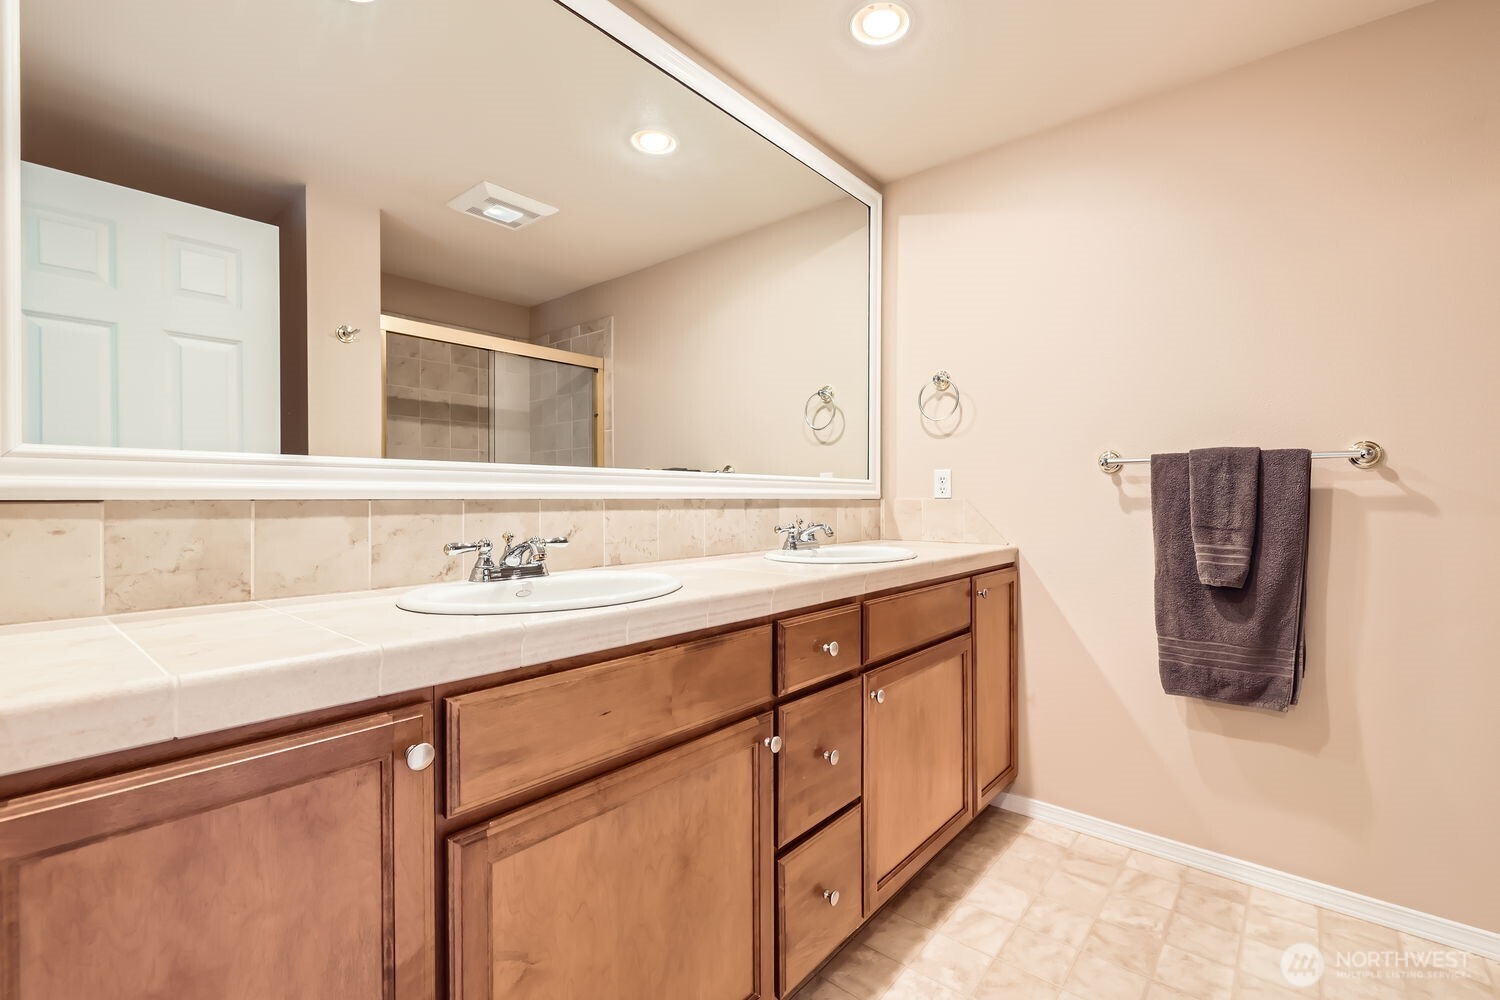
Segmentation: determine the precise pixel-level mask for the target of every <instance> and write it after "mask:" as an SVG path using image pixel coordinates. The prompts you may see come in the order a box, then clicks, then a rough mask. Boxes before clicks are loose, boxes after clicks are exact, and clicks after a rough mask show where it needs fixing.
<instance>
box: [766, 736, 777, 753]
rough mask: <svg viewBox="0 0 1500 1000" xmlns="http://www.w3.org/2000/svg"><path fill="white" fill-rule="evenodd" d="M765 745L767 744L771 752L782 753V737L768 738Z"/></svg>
mask: <svg viewBox="0 0 1500 1000" xmlns="http://www.w3.org/2000/svg"><path fill="white" fill-rule="evenodd" d="M765 743H766V746H767V747H769V748H770V750H771V752H772V753H781V737H780V736H767V737H766V739H765Z"/></svg>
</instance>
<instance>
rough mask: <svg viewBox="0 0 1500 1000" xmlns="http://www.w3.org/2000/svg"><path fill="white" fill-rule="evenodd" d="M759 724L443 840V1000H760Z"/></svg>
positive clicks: (764, 910)
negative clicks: (446, 990) (446, 951)
mask: <svg viewBox="0 0 1500 1000" xmlns="http://www.w3.org/2000/svg"><path fill="white" fill-rule="evenodd" d="M771 734H772V726H771V716H770V715H769V714H767V715H762V716H759V717H757V718H753V719H749V720H747V721H745V722H742V723H739V724H737V725H734V726H731V727H729V728H728V729H725V730H722V731H720V732H717V733H715V734H713V735H711V736H706V737H702V738H700V739H698V740H695V741H693V742H691V743H687V744H684V745H683V746H680V747H677V748H676V749H673V750H669V751H666V752H664V753H661V754H658V755H656V756H655V757H650V758H648V759H646V760H643V761H641V762H639V763H637V764H633V765H630V766H628V767H625V768H622V769H621V770H618V771H614V772H612V773H610V774H608V775H605V776H603V777H600V778H596V779H594V780H591V781H588V782H586V783H584V784H582V785H579V786H577V787H575V788H573V789H571V790H570V791H566V792H562V793H560V794H557V795H554V796H551V797H550V798H546V799H543V800H541V801H540V802H537V803H534V804H532V805H530V806H526V807H523V808H521V809H518V810H516V811H515V812H511V813H509V814H506V815H503V816H501V817H499V818H497V819H495V820H492V821H490V822H488V823H484V824H482V825H480V826H477V827H474V828H472V829H470V830H466V831H464V832H462V833H459V834H457V835H455V836H453V837H451V838H450V839H449V842H448V865H449V913H450V925H449V936H450V954H451V963H452V967H451V970H450V983H451V985H450V997H451V1000H492V998H493V1000H501V998H503V1000H585V998H593V997H610V998H612V1000H663V998H667V997H694V998H698V1000H759V998H770V997H772V996H773V995H774V993H773V991H774V989H775V986H774V975H773V970H774V959H775V953H774V952H775V944H774V942H775V934H774V926H773V916H774V910H773V908H774V905H775V901H774V892H773V882H772V878H773V865H774V864H775V837H774V831H773V825H772V812H773V806H774V797H773V793H772V777H771V774H772V772H771V751H770V749H769V748H768V745H767V742H766V741H767V740H768V739H769V738H770V736H771Z"/></svg>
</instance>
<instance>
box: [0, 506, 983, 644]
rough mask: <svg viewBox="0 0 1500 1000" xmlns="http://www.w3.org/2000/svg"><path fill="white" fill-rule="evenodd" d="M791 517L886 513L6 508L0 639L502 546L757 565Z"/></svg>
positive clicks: (869, 523)
mask: <svg viewBox="0 0 1500 1000" xmlns="http://www.w3.org/2000/svg"><path fill="white" fill-rule="evenodd" d="M797 517H804V518H807V519H809V520H818V521H826V522H827V523H829V524H832V525H833V526H834V527H835V528H836V530H837V532H838V536H837V537H838V540H840V541H862V540H868V539H873V538H877V537H880V535H881V520H882V519H881V509H880V501H878V500H853V501H841V502H837V503H828V502H819V503H796V502H790V501H786V502H780V501H775V500H727V501H721V500H688V501H655V500H646V501H634V500H620V501H615V500H609V501H597V500H592V501H591V500H542V501H537V500H468V501H465V500H256V501H250V500H105V501H95V502H77V503H75V502H31V501H7V502H0V570H3V572H0V624H10V623H16V622H31V621H45V620H51V619H58V618H79V617H86V616H89V615H99V614H120V613H124V612H130V611H148V610H154V609H158V608H180V607H191V606H195V605H203V604H224V603H232V602H236V601H250V600H269V599H271V598H277V597H296V596H302V595H307V594H328V593H339V592H342V591H351V590H367V589H371V588H379V587H399V586H409V585H414V584H422V583H431V582H435V581H440V580H459V579H462V578H463V573H464V571H465V568H466V567H467V565H468V559H469V558H472V557H464V558H463V559H458V558H453V557H448V556H445V555H443V545H444V543H446V542H452V541H459V540H469V539H472V538H481V537H483V538H492V539H495V540H496V541H497V542H498V540H499V538H500V536H501V535H502V534H504V533H505V532H511V533H512V534H515V535H516V536H518V537H523V538H524V537H530V536H531V535H537V534H539V535H542V536H544V537H554V536H558V535H566V536H568V538H569V540H570V543H569V545H567V546H566V547H561V548H554V549H553V550H552V552H551V553H550V554H549V561H550V562H551V563H552V565H553V567H554V568H556V569H582V568H587V567H591V566H609V565H618V564H622V563H634V562H654V561H656V560H658V559H686V558H692V557H695V556H708V555H727V554H731V553H736V552H753V551H757V550H761V549H768V548H771V547H773V546H775V545H776V544H777V537H776V535H775V531H774V528H775V526H776V525H777V524H778V523H785V522H786V521H788V520H791V519H794V518H797ZM887 520H888V521H889V517H888V518H887ZM910 537H921V536H919V535H912V536H910ZM997 537H998V536H997Z"/></svg>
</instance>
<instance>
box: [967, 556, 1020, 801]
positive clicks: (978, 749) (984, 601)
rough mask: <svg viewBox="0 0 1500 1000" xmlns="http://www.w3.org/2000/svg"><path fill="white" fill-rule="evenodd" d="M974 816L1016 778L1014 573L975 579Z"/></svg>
mask: <svg viewBox="0 0 1500 1000" xmlns="http://www.w3.org/2000/svg"><path fill="white" fill-rule="evenodd" d="M973 629H974V720H973V725H974V769H973V770H974V778H973V788H972V789H971V792H970V794H971V795H972V797H973V801H974V811H975V813H976V814H977V813H978V811H979V810H980V809H983V808H984V807H985V806H987V805H989V803H990V802H991V801H992V800H993V799H994V798H995V796H997V795H999V794H1000V793H1001V792H1002V791H1003V790H1004V789H1005V788H1006V787H1007V786H1009V785H1010V784H1011V783H1012V782H1013V781H1015V778H1016V770H1017V768H1016V570H1015V567H1010V568H1007V569H1002V570H996V571H995V572H993V573H985V574H983V575H981V576H976V577H975V578H974V626H973Z"/></svg>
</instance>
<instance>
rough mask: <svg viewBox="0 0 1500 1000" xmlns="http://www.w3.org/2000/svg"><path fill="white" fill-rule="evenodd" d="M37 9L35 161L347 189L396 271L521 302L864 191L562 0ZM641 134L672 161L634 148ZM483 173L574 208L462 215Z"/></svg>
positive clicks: (28, 139)
mask: <svg viewBox="0 0 1500 1000" xmlns="http://www.w3.org/2000/svg"><path fill="white" fill-rule="evenodd" d="M21 8H22V38H21V57H22V90H21V92H22V102H23V109H22V132H23V143H22V152H23V155H24V156H26V157H27V158H28V159H35V160H38V161H40V162H45V163H49V164H50V165H53V166H57V167H59V168H61V169H64V170H74V171H75V172H83V173H90V174H91V175H92V176H96V177H102V178H103V179H106V180H111V181H114V182H116V183H124V184H130V185H131V186H138V187H143V188H144V189H146V190H153V191H154V192H155V193H158V194H165V195H168V196H169V197H179V198H182V199H183V200H199V199H194V198H189V197H187V196H186V195H182V194H174V192H173V185H174V184H178V185H182V184H185V181H184V180H183V179H184V178H189V177H191V178H196V179H197V188H198V189H204V188H207V189H210V190H211V193H213V195H214V198H215V199H217V201H219V202H224V201H226V200H227V201H228V202H230V203H233V201H234V199H233V196H234V195H236V194H238V195H244V194H245V192H247V191H248V192H252V194H253V195H256V196H259V197H260V200H261V201H266V200H267V199H270V200H272V201H274V200H275V199H277V198H280V199H283V201H284V200H285V199H287V198H290V197H296V196H297V193H298V192H300V191H301V190H302V189H303V188H304V187H305V188H307V189H308V190H309V191H314V192H318V193H320V194H331V195H332V196H334V197H337V198H338V199H339V200H340V201H342V202H344V203H347V204H352V205H357V206H368V207H369V210H371V211H375V210H378V211H379V212H380V217H381V243H382V247H381V249H382V260H383V264H382V266H383V269H384V270H386V271H388V272H390V273H394V274H400V275H403V276H405V277H409V278H415V279H417V280H420V281H427V282H430V283H433V284H437V285H442V286H446V287H451V288H456V289H459V290H461V291H465V292H470V293H472V294H478V295H485V296H488V297H491V298H497V299H501V300H503V301H508V302H514V303H516V304H518V305H534V304H536V303H539V302H545V301H549V300H551V299H553V298H556V297H558V296H560V295H564V294H566V293H568V292H571V291H574V290H576V289H579V288H583V287H587V286H589V285H593V284H595V283H597V282H600V281H605V280H608V279H610V278H614V277H618V276H620V275H622V274H628V273H631V272H633V271H636V270H639V269H640V268H642V267H646V266H648V265H650V264H653V263H657V262H659V261H663V260H667V259H670V258H673V257H676V256H679V255H681V254H683V253H686V252H688V251H690V250H693V249H696V248H698V247H702V246H705V245H707V244H710V243H713V242H717V241H719V240H723V239H725V238H728V237H730V236H733V235H736V234H738V233H742V232H746V231H748V230H751V229H755V228H758V227H760V226H763V225H766V224H768V223H770V222H772V221H775V220H777V219H781V218H785V217H788V216H791V215H795V214H797V213H799V212H801V211H804V210H807V209H810V208H813V207H816V206H818V205H821V204H826V203H829V202H831V201H833V200H835V199H837V198H840V197H847V196H845V195H844V194H843V193H842V192H841V191H840V190H839V189H838V188H836V187H834V186H833V185H832V184H831V183H830V182H828V181H827V180H825V179H824V178H822V177H821V176H820V175H818V174H816V173H815V172H813V171H812V170H810V169H808V168H807V167H805V166H804V165H802V164H801V163H799V162H798V161H796V160H794V159H793V158H791V157H790V156H788V155H787V154H785V153H784V152H782V151H781V150H780V149H778V148H777V147H775V146H773V145H772V144H771V143H769V142H767V141H766V140H764V139H762V138H761V137H760V136H759V135H757V134H755V133H753V132H751V131H750V130H749V129H746V128H745V127H744V126H742V125H740V124H739V123H738V122H737V121H735V120H734V119H732V118H730V117H729V116H728V115H726V114H724V113H723V112H721V111H720V110H718V109H717V108H716V107H714V106H713V105H710V104H709V103H708V102H706V101H704V100H703V99H701V98H700V97H698V96H697V95H696V94H694V93H692V92H691V91H689V90H687V89H686V88H684V87H682V86H681V85H679V84H678V83H677V82H676V81H674V80H672V79H670V78H668V77H667V76H665V75H664V74H662V73H661V72H660V71H658V70H657V69H656V68H655V67H653V66H651V65H650V64H648V63H646V62H644V61H643V60H641V59H639V58H638V57H636V56H635V55H634V54H632V53H631V52H629V51H628V50H626V49H624V48H623V47H621V46H620V45H618V44H617V43H615V42H614V41H613V40H612V39H610V38H608V37H607V36H605V35H603V34H602V33H600V32H599V31H597V30H596V29H594V28H593V27H592V26H590V25H589V24H588V23H587V22H584V21H582V20H580V19H579V18H577V17H576V16H574V15H573V14H571V13H570V12H568V11H567V10H566V9H565V8H562V7H560V6H558V5H557V4H555V3H553V2H552V0H421V2H412V0H377V2H374V3H368V4H366V3H350V2H348V0H212V2H207V3H205V2H204V0H131V2H129V3H113V2H111V3H100V2H99V0H22V4H21ZM646 126H654V127H662V128H666V129H668V130H670V131H671V132H672V133H674V134H675V135H676V136H677V138H678V140H679V143H680V145H679V148H678V150H677V152H676V153H675V154H674V155H671V156H665V157H650V156H645V155H643V154H641V153H638V152H636V151H635V150H634V149H632V148H631V147H630V145H629V136H630V135H631V133H632V132H634V131H635V130H637V129H639V128H642V127H646ZM38 153H41V154H44V155H37V154H38ZM80 164H83V165H88V164H94V165H97V167H98V168H99V169H98V170H97V171H95V170H85V169H82V167H81V166H80ZM107 173H108V174H110V175H109V176H106V174H107ZM205 179H206V181H205ZM482 180H487V181H491V182H493V183H496V184H499V185H501V186H502V187H506V188H510V189H511V190H514V191H517V192H519V193H521V194H523V195H526V196H527V197H530V198H533V199H536V200H539V201H542V202H546V203H548V204H550V205H554V206H557V207H558V208H559V209H560V211H559V212H558V214H557V215H555V216H551V217H549V218H546V219H544V220H542V221H540V222H537V223H536V224H534V225H532V226H530V227H528V228H526V229H524V230H520V231H515V232H512V231H509V230H506V229H503V228H501V227H499V226H495V225H492V224H490V223H486V222H483V221H480V220H476V219H473V218H469V217H466V216H463V215H460V214H459V213H457V212H455V211H453V210H452V209H450V208H448V207H447V203H448V202H449V201H450V200H451V199H453V198H455V197H456V196H458V195H459V194H461V193H463V192H465V191H466V190H468V189H469V188H471V187H473V186H474V185H475V184H476V183H478V182H479V181H482ZM163 188H165V190H164V189H163ZM250 200H251V201H255V197H250ZM200 203H204V204H208V203H209V202H208V201H206V200H201V201H200ZM213 207H224V206H223V204H214V205H213ZM225 210H233V209H231V208H226V209H225ZM241 214H249V213H248V212H242V213H241Z"/></svg>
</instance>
